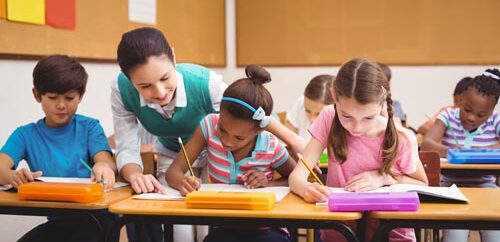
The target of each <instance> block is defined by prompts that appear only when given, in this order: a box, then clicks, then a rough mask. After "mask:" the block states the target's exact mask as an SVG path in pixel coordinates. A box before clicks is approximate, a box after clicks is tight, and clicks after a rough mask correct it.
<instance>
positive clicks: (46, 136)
mask: <svg viewBox="0 0 500 242" xmlns="http://www.w3.org/2000/svg"><path fill="white" fill-rule="evenodd" d="M100 151H108V152H111V149H110V147H109V144H108V140H107V138H106V135H105V134H104V130H103V129H102V127H101V125H100V124H99V121H98V120H97V119H93V118H89V117H86V116H83V115H78V114H76V115H74V116H73V117H72V118H71V120H70V121H69V122H68V124H66V126H64V127H59V128H51V127H48V126H47V125H45V123H44V119H40V120H38V121H37V122H36V123H30V124H27V125H24V126H21V127H18V128H17V129H16V130H15V131H14V133H12V134H11V135H10V137H9V139H8V140H7V142H6V143H5V145H4V146H3V147H2V149H1V150H0V152H2V153H5V154H6V155H8V156H10V157H11V158H12V160H13V161H14V167H15V166H17V165H18V163H19V161H21V160H23V159H24V160H26V161H27V163H28V165H29V167H30V169H31V171H32V172H35V171H42V172H43V176H53V177H82V178H86V177H90V171H89V170H88V169H87V168H86V167H85V166H84V165H83V164H81V163H80V161H79V160H80V159H82V160H84V161H87V162H88V164H89V165H90V166H91V167H92V166H93V165H94V162H93V160H92V159H93V157H94V156H95V155H96V154H97V153H98V152H100Z"/></svg>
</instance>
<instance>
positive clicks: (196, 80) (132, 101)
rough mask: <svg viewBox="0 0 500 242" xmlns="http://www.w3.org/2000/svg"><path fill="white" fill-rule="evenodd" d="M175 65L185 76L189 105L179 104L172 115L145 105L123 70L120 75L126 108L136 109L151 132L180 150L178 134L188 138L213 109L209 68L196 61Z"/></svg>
mask: <svg viewBox="0 0 500 242" xmlns="http://www.w3.org/2000/svg"><path fill="white" fill-rule="evenodd" d="M175 69H176V70H177V71H178V72H179V73H181V75H182V76H183V78H184V88H185V90H186V99H187V105H186V107H175V111H174V114H173V116H172V118H171V119H165V118H163V117H162V116H161V115H160V114H159V113H158V112H156V110H154V109H152V108H150V107H148V106H146V105H145V106H143V107H141V103H140V98H139V93H138V92H137V90H136V89H135V87H134V86H133V85H132V83H131V82H130V81H129V79H128V78H127V77H126V76H125V75H124V74H123V73H120V75H118V88H119V90H120V95H121V98H122V102H123V105H124V106H125V109H127V110H128V111H130V112H133V113H134V114H135V116H136V117H137V119H139V121H141V123H142V125H143V126H144V128H146V130H147V131H148V132H150V133H151V134H153V135H155V136H157V137H158V140H159V141H160V142H161V143H162V144H163V145H164V146H165V147H166V148H167V149H169V150H172V151H176V152H178V151H179V150H180V146H179V143H178V141H177V137H181V138H182V140H183V142H187V140H189V139H190V138H191V136H192V135H193V133H194V131H195V130H196V128H197V127H198V125H199V122H200V121H201V120H202V119H203V117H205V116H206V115H207V114H209V113H213V112H215V110H214V109H213V105H212V101H211V98H210V92H209V88H208V79H209V70H208V69H206V68H204V67H202V66H199V65H194V64H177V65H176V67H175Z"/></svg>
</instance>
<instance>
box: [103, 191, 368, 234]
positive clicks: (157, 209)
mask: <svg viewBox="0 0 500 242" xmlns="http://www.w3.org/2000/svg"><path fill="white" fill-rule="evenodd" d="M109 211H110V212H113V213H116V214H122V215H123V216H122V217H121V218H120V219H119V221H118V223H116V224H115V227H114V228H113V230H112V231H111V235H110V236H108V239H109V240H108V241H113V242H115V241H118V234H119V231H120V228H121V227H122V226H123V225H124V224H126V223H130V222H136V223H137V222H146V223H163V224H165V228H166V229H165V241H173V224H205V225H221V226H222V225H232V226H235V225H238V226H240V225H241V226H276V227H293V228H323V229H336V230H338V231H340V232H341V233H343V234H344V236H346V238H347V239H348V241H358V240H357V238H356V235H355V234H354V233H353V231H352V230H351V229H350V228H349V227H347V226H346V225H345V224H344V223H342V222H341V221H346V220H350V221H353V220H359V219H361V217H362V214H361V213H358V212H329V211H328V208H327V207H322V206H316V205H315V204H311V203H306V202H305V201H304V200H302V198H300V197H298V196H297V195H295V194H292V193H290V194H288V195H287V196H286V197H285V198H284V199H283V200H282V201H280V202H278V203H277V204H276V207H275V208H274V209H272V210H271V211H256V210H221V209H187V208H186V207H185V203H184V201H153V200H137V199H132V198H129V199H126V200H123V201H121V202H118V203H115V204H113V205H111V206H110V207H109Z"/></svg>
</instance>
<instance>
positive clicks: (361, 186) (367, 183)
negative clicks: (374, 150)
mask: <svg viewBox="0 0 500 242" xmlns="http://www.w3.org/2000/svg"><path fill="white" fill-rule="evenodd" d="M391 179H392V180H391ZM392 181H394V179H393V178H391V177H390V175H385V174H380V173H379V171H377V170H373V171H365V172H362V173H360V174H357V175H355V176H353V177H352V178H351V179H350V180H349V181H348V182H347V184H346V186H345V190H347V191H351V192H365V191H371V190H375V189H377V188H379V187H382V186H385V185H390V184H391V183H393V182H392Z"/></svg>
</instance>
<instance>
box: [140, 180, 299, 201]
mask: <svg viewBox="0 0 500 242" xmlns="http://www.w3.org/2000/svg"><path fill="white" fill-rule="evenodd" d="M163 187H164V188H165V191H166V192H167V194H166V195H164V194H160V193H143V194H138V195H134V196H133V198H135V199H146V200H184V196H182V195H181V194H180V192H179V191H177V190H176V189H174V188H172V187H168V186H163ZM200 191H224V192H272V193H274V194H275V195H276V202H279V201H281V200H282V199H283V198H284V197H285V196H286V195H287V194H288V193H289V192H290V188H289V187H263V188H255V189H248V188H246V187H245V186H243V185H240V184H202V185H201V188H200Z"/></svg>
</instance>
